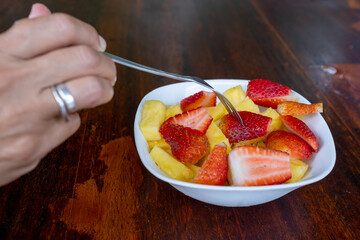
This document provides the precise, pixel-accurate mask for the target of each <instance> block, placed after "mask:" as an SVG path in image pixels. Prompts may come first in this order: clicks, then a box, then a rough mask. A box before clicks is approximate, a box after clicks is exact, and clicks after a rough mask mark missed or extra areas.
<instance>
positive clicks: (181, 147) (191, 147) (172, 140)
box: [159, 123, 210, 164]
mask: <svg viewBox="0 0 360 240" xmlns="http://www.w3.org/2000/svg"><path fill="white" fill-rule="evenodd" d="M159 131H160V133H161V134H162V135H163V137H164V139H165V141H166V142H167V143H168V144H169V145H170V147H171V153H172V154H173V155H174V157H175V158H177V159H178V160H180V161H182V162H190V163H193V164H195V163H197V162H198V161H199V160H200V159H201V158H202V157H204V156H205V155H206V154H207V153H208V152H209V148H210V145H209V141H208V139H207V137H206V135H204V134H203V133H201V132H200V131H198V130H195V129H192V128H189V127H183V126H180V125H175V124H171V123H170V124H163V125H161V128H160V130H159Z"/></svg>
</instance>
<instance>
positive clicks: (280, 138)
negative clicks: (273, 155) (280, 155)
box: [266, 130, 312, 159]
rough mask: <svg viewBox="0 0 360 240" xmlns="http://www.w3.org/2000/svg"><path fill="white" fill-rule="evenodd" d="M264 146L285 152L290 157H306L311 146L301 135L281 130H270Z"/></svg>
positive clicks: (309, 152)
mask: <svg viewBox="0 0 360 240" xmlns="http://www.w3.org/2000/svg"><path fill="white" fill-rule="evenodd" d="M266 147H268V148H271V149H276V150H279V151H283V152H287V153H289V154H290V159H308V158H310V157H311V154H312V150H311V147H310V146H309V144H307V143H306V142H305V141H304V140H303V139H302V138H301V137H299V136H297V135H295V134H293V133H290V132H286V131H283V130H277V131H273V132H271V133H270V134H269V136H268V137H267V139H266Z"/></svg>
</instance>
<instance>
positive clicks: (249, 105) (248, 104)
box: [235, 96, 260, 114]
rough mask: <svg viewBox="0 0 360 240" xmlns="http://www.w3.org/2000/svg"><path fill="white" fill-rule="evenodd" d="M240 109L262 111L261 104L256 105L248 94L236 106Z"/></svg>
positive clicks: (254, 111)
mask: <svg viewBox="0 0 360 240" xmlns="http://www.w3.org/2000/svg"><path fill="white" fill-rule="evenodd" d="M235 108H236V110H238V111H248V112H253V113H257V114H259V113H260V110H259V106H258V105H256V104H255V103H254V102H253V100H251V99H250V98H249V97H248V96H246V97H245V98H244V99H243V100H242V101H241V102H240V103H238V105H237V106H236V107H235Z"/></svg>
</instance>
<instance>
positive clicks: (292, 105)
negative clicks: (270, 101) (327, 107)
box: [277, 101, 323, 115]
mask: <svg viewBox="0 0 360 240" xmlns="http://www.w3.org/2000/svg"><path fill="white" fill-rule="evenodd" d="M277 111H278V112H279V113H280V114H281V115H305V114H311V113H316V112H319V113H322V112H323V104H322V103H313V104H305V103H298V102H291V101H289V102H283V103H280V104H279V105H278V106H277Z"/></svg>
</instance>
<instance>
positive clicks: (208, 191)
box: [134, 79, 336, 207]
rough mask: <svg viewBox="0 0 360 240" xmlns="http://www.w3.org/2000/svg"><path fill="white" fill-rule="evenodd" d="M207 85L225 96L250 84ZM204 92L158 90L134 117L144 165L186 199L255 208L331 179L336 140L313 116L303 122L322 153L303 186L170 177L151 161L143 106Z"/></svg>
mask: <svg viewBox="0 0 360 240" xmlns="http://www.w3.org/2000/svg"><path fill="white" fill-rule="evenodd" d="M207 82H208V83H210V84H211V85H212V86H213V87H214V88H215V89H217V90H218V91H220V92H224V91H225V90H227V89H229V88H231V87H234V86H237V85H241V86H242V88H243V89H244V91H246V87H247V84H248V81H247V80H229V79H217V80H207ZM201 90H207V91H209V90H208V89H206V88H204V87H202V86H200V85H197V84H193V83H176V84H171V85H167V86H164V87H160V88H157V89H155V90H153V91H151V92H150V93H148V94H147V95H146V96H145V97H144V98H143V99H142V101H141V102H140V105H139V107H138V109H137V112H136V116H135V123H134V133H135V143H136V148H137V150H138V153H139V156H140V159H141V161H142V163H143V164H144V166H145V167H146V169H148V170H149V171H150V172H151V173H152V174H153V175H154V176H155V177H157V178H159V179H161V180H163V181H165V182H167V183H169V184H171V185H172V186H173V187H174V188H176V189H177V190H179V191H180V192H182V193H184V194H185V195H187V196H190V197H192V198H194V199H197V200H200V201H203V202H206V203H210V204H214V205H219V206H227V207H245V206H253V205H257V204H262V203H266V202H269V201H272V200H274V199H277V198H280V197H282V196H284V195H285V194H287V193H289V192H291V191H293V190H295V189H297V188H299V187H302V186H305V185H308V184H311V183H314V182H317V181H319V180H321V179H323V178H324V177H325V176H326V175H328V174H329V173H330V172H331V170H332V169H333V167H334V164H335V158H336V153H335V145H334V140H333V137H332V135H331V132H330V130H329V127H328V126H327V124H326V122H325V120H324V118H323V117H322V116H321V115H320V114H311V115H310V116H305V117H304V118H303V121H304V122H306V124H307V125H308V126H309V127H310V129H312V131H313V132H314V134H315V135H316V136H317V138H318V141H319V143H320V150H319V151H318V152H317V153H314V154H313V156H312V158H311V159H309V160H306V162H307V163H308V164H309V171H308V173H307V175H306V176H305V177H304V179H303V180H302V181H300V182H296V183H289V184H279V185H269V186H254V187H235V186H209V185H201V184H194V183H188V182H182V181H178V180H175V179H172V178H169V177H167V176H166V175H165V173H163V172H162V171H161V170H160V169H159V167H158V166H157V165H156V164H155V162H154V161H153V160H152V158H151V157H150V154H149V147H148V145H147V142H146V140H145V138H144V136H143V135H142V133H141V131H140V128H139V124H140V119H141V111H142V108H143V104H144V102H145V101H146V100H155V99H156V100H161V101H162V102H163V103H165V104H166V105H172V104H176V103H179V102H180V101H181V100H182V99H183V98H185V97H188V96H190V95H192V94H194V93H196V92H199V91H201ZM295 95H297V97H298V98H299V102H303V103H309V102H308V101H307V100H306V99H305V98H304V97H302V96H301V95H300V94H298V93H296V92H295Z"/></svg>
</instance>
